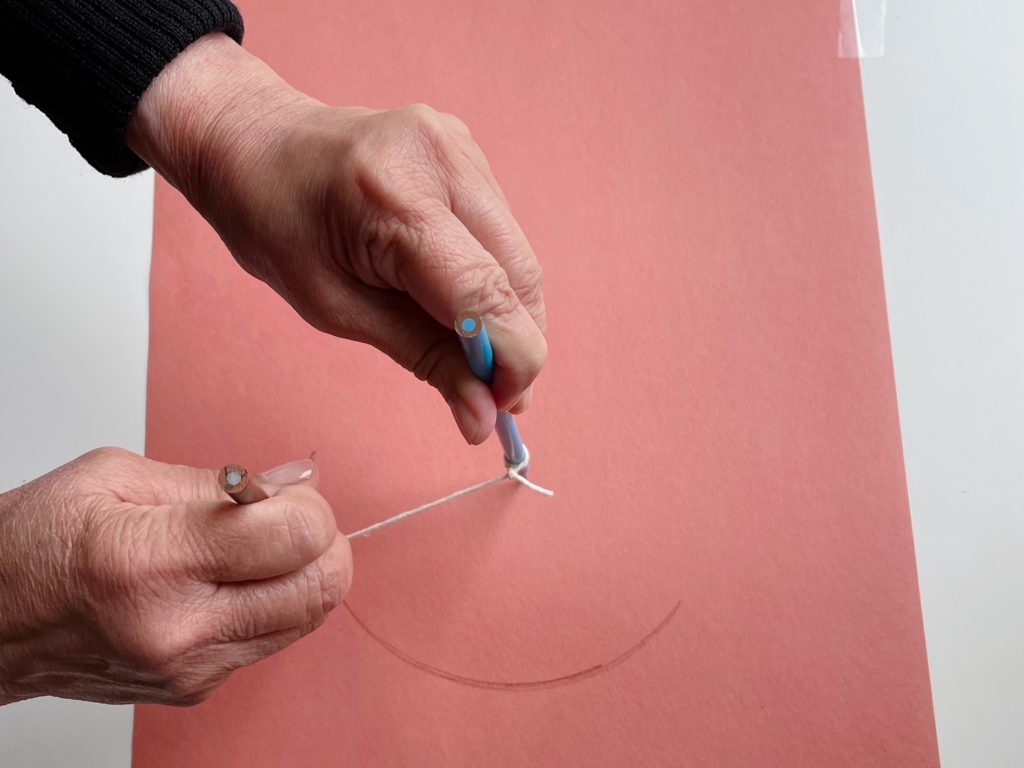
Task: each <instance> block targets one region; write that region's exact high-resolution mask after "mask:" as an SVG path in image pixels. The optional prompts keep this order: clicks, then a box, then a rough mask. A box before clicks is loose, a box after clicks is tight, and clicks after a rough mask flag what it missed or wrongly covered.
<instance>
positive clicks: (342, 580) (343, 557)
mask: <svg viewBox="0 0 1024 768" xmlns="http://www.w3.org/2000/svg"><path fill="white" fill-rule="evenodd" d="M340 539H342V541H340V542H339V544H338V545H337V546H336V547H334V548H333V549H332V550H331V552H329V553H328V554H327V555H326V556H325V557H323V558H322V559H321V561H319V563H317V567H316V568H315V569H314V573H315V575H314V578H313V579H312V582H313V583H312V584H311V585H309V586H310V588H311V593H310V595H309V598H310V599H309V603H308V605H309V612H308V621H309V622H310V623H312V624H321V623H323V621H324V620H325V618H326V617H327V615H328V614H329V613H330V612H331V611H333V610H334V609H335V608H337V607H338V606H339V605H341V602H342V600H344V599H345V595H346V594H347V593H348V588H349V587H350V586H351V584H352V559H351V552H350V550H349V548H348V542H347V540H344V539H343V538H340Z"/></svg>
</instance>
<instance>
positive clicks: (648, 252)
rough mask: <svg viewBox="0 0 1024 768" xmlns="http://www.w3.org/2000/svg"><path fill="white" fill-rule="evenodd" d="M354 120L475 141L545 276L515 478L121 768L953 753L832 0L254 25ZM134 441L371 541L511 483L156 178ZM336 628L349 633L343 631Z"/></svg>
mask: <svg viewBox="0 0 1024 768" xmlns="http://www.w3.org/2000/svg"><path fill="white" fill-rule="evenodd" d="M242 9H243V12H244V13H245V17H246V23H247V27H248V29H249V36H248V40H247V45H248V46H249V47H250V48H251V49H252V50H253V51H254V52H256V53H257V54H259V55H261V56H263V57H264V58H265V59H266V60H267V61H268V62H270V63H271V64H272V65H273V66H274V67H275V68H277V69H278V70H279V71H280V72H281V73H282V74H283V75H284V76H285V77H286V78H287V79H289V80H290V81H291V82H292V83H293V84H294V85H296V86H297V87H299V88H302V89H304V90H307V91H309V92H311V93H312V94H314V95H316V96H317V97H319V98H321V99H323V100H325V101H328V102H333V103H338V104H364V105H369V106H380V107H383V106H394V105H402V104H406V103H410V102H415V101H425V102H427V103H430V104H432V105H433V106H435V107H436V108H438V109H441V110H445V111H450V112H453V113H456V114H458V115H459V116H460V117H462V118H463V119H464V120H465V121H466V122H467V123H468V124H469V126H470V128H471V129H472V130H473V133H474V136H475V137H476V138H477V140H478V141H479V143H480V144H481V145H482V147H483V148H484V150H485V151H486V152H487V154H488V156H489V158H490V160H491V163H492V166H493V169H494V171H495V174H496V175H497V177H498V178H499V179H500V180H501V183H502V185H503V187H504V189H505V192H506V194H507V196H508V197H509V199H510V201H511V204H512V206H513V210H514V212H515V214H516V216H517V218H518V219H519V221H520V223H521V224H522V225H523V227H524V229H525V230H526V232H527V233H528V235H529V237H530V238H531V242H532V243H533V245H534V247H535V249H536V251H537V253H538V254H539V256H540V258H541V259H542V261H543V264H544V267H545V292H546V297H547V302H548V308H549V315H550V333H549V341H550V352H551V354H550V363H549V365H548V367H547V368H546V370H545V371H544V373H543V376H542V378H541V380H540V381H539V383H538V386H537V391H536V397H535V405H534V407H533V408H532V409H531V411H530V412H529V414H527V415H526V416H525V417H524V418H522V419H521V420H520V426H521V429H522V431H523V435H524V438H525V440H526V443H527V444H528V445H529V447H530V451H531V454H532V456H533V469H532V473H533V477H534V478H535V479H536V480H537V481H538V482H540V483H542V484H544V485H548V486H550V487H553V488H554V489H555V490H556V492H557V495H556V496H555V497H554V498H553V499H547V498H543V497H541V496H539V495H537V494H534V493H531V492H529V491H528V490H527V489H525V488H521V487H517V486H516V485H514V484H512V483H507V484H503V485H501V486H499V487H496V488H493V489H490V490H488V491H485V492H482V493H479V494H476V495H474V496H472V497H469V498H466V499H463V500H460V501H459V502H456V503H453V504H451V505H448V506H446V507H445V508H442V509H439V510H436V511H432V512H430V513H427V514H425V515H422V516H419V517H417V518H415V519H412V520H410V521H408V522H405V523H402V524H401V525H399V526H396V527H394V528H390V529H388V530H386V531H383V532H381V533H380V534H378V535H375V536H373V537H370V538H367V539H361V540H358V541H357V542H354V544H353V549H354V556H355V581H354V585H353V588H352V591H351V593H350V595H349V598H348V601H347V604H348V606H349V608H348V609H346V608H345V607H343V608H340V609H339V610H338V611H337V612H336V613H335V614H333V615H332V617H331V619H330V620H329V621H328V622H327V624H326V625H325V626H324V627H323V628H322V629H321V630H319V631H318V632H316V633H314V634H313V635H311V636H310V637H308V638H306V639H305V640H303V641H301V642H299V643H298V644H297V645H295V646H293V647H292V648H290V649H288V650H287V651H285V652H283V653H281V654H280V655H278V656H275V657H273V658H272V659H270V660H269V661H267V662H265V663H262V664H259V665H257V666H256V667H253V668H251V669H246V670H243V671H241V672H239V673H236V674H235V675H234V676H233V677H232V678H231V679H230V680H229V681H228V683H227V684H226V685H225V686H224V687H223V688H222V689H221V690H220V691H219V692H218V693H217V694H215V696H214V697H213V698H212V699H211V700H210V701H209V702H207V703H205V704H203V705H200V706H198V707H196V708H194V709H190V710H176V709H167V708H158V707H140V708H139V709H138V711H137V715H136V721H135V746H134V752H135V764H136V765H137V766H139V767H140V768H158V767H159V768H162V767H163V766H175V767H178V766H186V765H187V766H193V767H196V768H201V767H203V766H218V768H230V767H232V766H238V767H239V768H241V767H242V766H245V767H246V768H253V767H256V768H259V767H260V766H284V765H289V766H373V767H374V768H379V767H383V766H497V767H499V768H501V767H503V766H591V767H593V766H689V765H694V766H730V767H732V766H736V767H739V766H757V767H758V768H764V767H765V766H786V767H787V768H793V767H794V766H829V767H830V768H836V767H838V766H872V767H873V768H882V767H888V766H891V767H892V768H897V767H898V768H913V767H915V766H935V765H937V764H938V756H937V749H936V743H935V735H934V725H933V717H932V708H931V697H930V692H929V683H928V669H927V662H926V657H925V646H924V638H923V632H922V625H921V616H920V608H919V600H918V590H917V581H916V574H915V565H914V551H913V541H912V537H911V528H910V518H909V515H908V508H907V496H906V490H905V479H904V474H903V461H902V455H901V447H900V435H899V422H898V418H897V410H896V396H895V389H894V385H893V374H892V366H891V360H890V350H889V338H888V329H887V323H886V312H885V301H884V292H883V285H882V272H881V263H880V258H879V250H878V239H877V233H876V223H875V214H874V202H873V198H872V187H871V174H870V165H869V159H868V147H867V138H866V133H865V125H864V115H863V108H862V101H861V92H860V81H859V72H858V65H857V62H856V61H844V60H840V59H838V58H837V57H836V47H835V46H836V42H835V41H836V38H835V34H836V29H837V24H838V18H837V14H838V8H837V5H836V4H835V3H819V2H813V1H812V0H799V1H798V0H782V1H780V2H775V3H749V2H746V1H745V0H743V1H741V0H732V1H731V2H723V0H706V1H704V2H678V1H677V0H654V1H652V2H645V3H640V4H637V3H635V2H627V1H626V0H617V1H614V2H613V1H611V0H608V1H605V2H582V1H579V2H568V1H566V0H556V1H554V2H552V1H550V0H548V1H547V2H539V1H534V0H529V1H520V2H515V3H512V2H509V3H476V2H470V0H429V1H427V2H420V3H408V2H404V0H352V1H350V2H345V3H336V2H327V1H326V0H304V2H300V3H275V2H271V1H270V0H260V1H259V2H245V3H243V4H242ZM153 258H154V260H153V291H152V310H151V311H152V326H151V334H152V343H151V352H150V379H149V403H148V437H147V446H148V453H149V455H150V456H152V457H153V458H156V459H160V460H164V461H172V462H182V463H189V464H194V465H202V466H209V467H218V466H221V465H223V464H225V463H228V462H240V463H244V464H245V465H246V466H249V467H252V468H253V469H260V468H265V467H270V466H274V465H276V464H279V463H281V462H283V461H287V460H290V459H294V458H296V457H300V456H304V455H308V453H309V452H310V451H311V450H314V449H315V450H316V451H317V452H318V453H317V456H318V459H319V461H320V469H321V472H320V474H321V489H322V491H323V493H324V494H325V495H326V497H327V498H328V499H329V500H330V501H331V503H332V504H333V507H334V510H335V512H336V514H337V517H338V520H339V525H340V527H341V528H342V529H343V530H355V529H357V528H361V527H363V526H364V525H367V524H369V523H372V522H374V521H376V520H379V519H383V518H385V517H388V516H390V515H391V514H394V513H395V512H398V511H401V510H403V509H406V508H409V507H412V506H416V505H418V504H420V503H423V502H426V501H429V500H431V499H434V498H437V497H439V496H442V495H445V494H447V493H449V492H451V491H453V490H455V489H457V488H460V487H463V486H465V485H469V484H471V483H474V482H477V481H479V480H482V479H485V478H487V477H490V476H493V475H494V474H496V473H497V472H500V471H501V467H502V464H501V452H500V449H499V447H498V444H497V441H496V439H492V440H491V441H490V442H488V443H487V444H486V445H485V446H484V447H481V448H469V447H466V446H465V445H464V443H463V442H462V441H461V438H460V437H459V435H458V432H457V430H456V428H455V426H454V425H453V424H452V423H451V418H450V415H449V412H448V409H447V407H446V406H445V405H444V403H443V402H442V400H441V398H440V397H439V396H438V395H437V394H436V393H434V392H433V391H431V390H430V389H429V388H428V387H427V386H426V385H424V384H421V383H420V382H418V381H416V380H415V379H414V378H413V377H412V376H411V375H410V374H408V373H406V372H404V371H402V370H400V369H399V368H397V366H395V365H394V364H393V363H391V362H390V361H389V360H387V359H386V358H384V357H383V356H382V355H380V354H378V353H377V352H375V351H374V350H372V349H370V348H368V347H364V346H359V345H356V344H353V343H350V342H347V341H341V340H336V339H333V338H330V337H327V336H325V335H322V334H320V333H318V332H316V331H314V330H313V329H311V328H309V327H307V326H305V325H304V324H303V323H302V321H301V320H299V318H298V317H297V316H295V315H294V313H293V312H292V310H291V309H290V308H288V307H287V306H286V305H285V304H284V302H283V301H282V300H280V299H278V298H277V297H276V295H274V294H273V293H272V292H271V291H270V290H269V289H268V288H266V287H265V286H263V285H262V284H260V283H258V282H256V281H255V280H253V279H251V278H250V277H248V276H247V275H245V274H244V273H243V272H242V271H241V270H240V269H239V268H238V267H237V266H236V265H235V264H234V262H233V261H232V259H231V257H230V256H229V255H228V254H227V253H226V251H225V249H224V248H223V246H222V245H221V244H220V243H219V241H218V239H217V237H216V235H215V234H214V233H213V232H212V231H211V230H210V229H209V227H208V226H207V225H206V224H205V223H204V222H203V221H202V220H201V219H200V218H199V217H198V216H197V215H196V214H195V213H193V212H192V211H191V210H190V209H189V208H188V206H187V205H186V203H185V202H184V201H183V200H182V199H181V198H180V197H179V195H178V194H177V193H176V192H174V191H173V190H171V189H170V188H168V187H167V186H166V185H164V184H162V183H161V184H159V186H158V189H157V211H156V227H155V243H154V257H153ZM356 617H358V620H357V618H356Z"/></svg>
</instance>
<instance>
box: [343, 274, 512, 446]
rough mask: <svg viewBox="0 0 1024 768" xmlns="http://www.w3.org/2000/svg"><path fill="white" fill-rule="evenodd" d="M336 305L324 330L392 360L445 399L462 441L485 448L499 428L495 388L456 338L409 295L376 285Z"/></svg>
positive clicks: (354, 290)
mask: <svg viewBox="0 0 1024 768" xmlns="http://www.w3.org/2000/svg"><path fill="white" fill-rule="evenodd" d="M330 303H332V304H337V306H336V307H332V308H330V309H329V310H328V313H329V314H333V315H334V316H335V320H334V322H333V323H328V324H327V327H325V328H323V330H325V331H327V332H332V331H333V330H334V329H337V330H339V331H340V330H341V329H344V331H345V334H346V336H348V337H349V338H355V339H357V340H359V341H362V342H365V343H367V344H372V345H373V346H374V347H376V348H377V349H379V350H381V351H382V352H384V353H385V354H386V355H388V356H389V357H391V358H392V359H393V360H395V362H397V363H398V364H399V365H401V366H402V367H404V368H406V369H407V370H409V371H412V372H413V373H414V374H415V375H416V376H417V378H419V379H420V380H422V381H426V382H428V383H429V384H430V385H431V386H433V387H435V388H436V389H437V390H438V391H439V392H440V393H441V395H442V396H443V397H444V399H445V402H447V403H448V407H449V408H450V409H451V411H452V415H453V417H454V418H455V422H456V424H457V425H458V427H459V430H460V432H461V433H462V436H463V437H464V438H465V440H466V442H468V443H469V444H470V445H478V444H480V443H482V442H483V441H484V440H486V439H487V437H488V436H489V435H490V434H491V432H492V430H493V429H494V421H495V416H496V407H495V404H494V397H493V396H492V394H491V390H490V388H488V387H487V385H486V384H484V383H483V382H482V381H480V380H479V379H478V378H476V376H474V375H473V373H472V371H470V369H469V364H468V363H467V362H466V356H465V354H464V353H463V351H462V347H461V346H460V345H459V343H458V341H457V338H456V336H455V333H454V332H453V331H452V330H451V329H450V328H447V327H444V326H442V325H441V324H440V323H438V322H437V321H436V320H434V319H433V318H432V317H431V316H430V315H428V314H427V313H426V312H425V311H424V310H423V308H422V307H420V306H419V305H418V304H417V303H416V302H415V301H413V300H412V299H411V298H410V297H409V296H407V295H405V294H403V293H398V292H395V291H385V290H380V289H377V288H372V287H370V286H350V287H348V288H347V290H346V291H345V294H344V296H339V297H338V298H337V299H336V300H335V299H331V300H330Z"/></svg>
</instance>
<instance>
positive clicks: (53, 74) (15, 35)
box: [0, 0, 243, 176]
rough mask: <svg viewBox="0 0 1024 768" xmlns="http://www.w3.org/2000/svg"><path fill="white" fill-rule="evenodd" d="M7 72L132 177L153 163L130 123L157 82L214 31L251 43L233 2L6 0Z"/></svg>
mask: <svg viewBox="0 0 1024 768" xmlns="http://www.w3.org/2000/svg"><path fill="white" fill-rule="evenodd" d="M0 30H2V31H0V72H2V73H3V74H4V75H6V76H7V77H8V78H10V80H11V83H12V84H13V85H14V88H15V90H16V91H17V92H18V94H19V95H20V96H21V97H22V98H23V99H25V101H27V102H29V103H30V104H33V105H35V106H36V107H38V108H39V109H41V110H42V111H43V112H45V113H46V115H47V116H48V117H49V118H50V120H52V121H53V123H54V124H55V125H56V126H57V127H58V128H60V130H61V131H63V132H64V133H66V134H67V136H68V138H69V139H70V140H71V143H72V145H74V147H75V148H76V149H77V150H78V151H79V152H80V153H81V155H82V157H84V158H85V159H86V160H87V161H88V162H89V164H90V165H92V166H93V167H94V168H96V169H97V170H99V171H101V172H102V173H105V174H108V175H110V176H128V175H129V174H132V173H136V172H137V171H140V170H142V169H144V168H145V167H146V164H145V163H144V162H143V161H142V160H141V159H139V157H138V156H137V155H136V154H135V153H134V152H132V151H131V149H129V148H128V146H127V145H126V144H125V141H124V134H125V130H126V129H127V127H128V122H129V121H130V120H131V116H132V112H133V110H134V109H135V105H136V104H138V101H139V99H140V98H141V97H142V94H143V93H144V92H145V90H146V88H148V87H149V84H150V83H151V82H152V81H153V79H154V78H155V77H156V76H157V75H158V74H160V71H161V70H162V69H163V68H164V67H165V66H167V64H168V63H170V61H171V60H172V59H173V58H174V57H175V56H177V55H178V54H179V53H181V52H182V51H183V50H185V48H187V47H188V46H189V45H191V44H192V43H193V42H195V41H196V40H198V39H199V38H200V37H202V36H203V35H205V34H207V33H209V32H216V31H221V32H225V33H226V34H228V35H230V36H231V37H232V38H234V39H235V40H236V41H237V42H239V43H240V42H241V41H242V34H243V25H242V17H241V15H240V14H239V12H238V9H237V8H235V6H234V5H233V4H232V3H230V2H227V0H162V1H161V0H0Z"/></svg>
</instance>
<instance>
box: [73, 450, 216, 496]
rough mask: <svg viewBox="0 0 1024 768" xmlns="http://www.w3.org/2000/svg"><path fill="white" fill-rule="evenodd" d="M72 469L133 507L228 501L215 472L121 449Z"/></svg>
mask: <svg viewBox="0 0 1024 768" xmlns="http://www.w3.org/2000/svg"><path fill="white" fill-rule="evenodd" d="M69 467H70V468H75V469H76V470H80V471H81V472H82V473H83V479H84V480H85V481H86V482H88V483H90V484H91V485H95V486H97V487H98V488H101V489H103V490H105V491H108V492H109V491H113V492H115V493H116V495H117V496H118V497H119V498H120V499H122V500H124V501H128V502H131V503H133V504H146V505H151V506H162V505H167V504H181V503H188V502H196V501H217V500H221V499H226V498H227V497H226V496H225V495H224V493H223V492H222V491H221V490H220V486H219V485H218V483H217V473H216V471H214V470H211V469H199V468H197V467H187V466H182V465H180V464H164V463H163V462H159V461H153V460H152V459H147V458H145V457H144V456H140V455H138V454H137V453H132V452H131V451H126V450H124V449H122V448H97V449H95V450H93V451H90V452H89V453H87V454H85V455H84V456H81V457H79V458H78V459H76V460H75V461H74V462H72V464H71V465H69Z"/></svg>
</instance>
